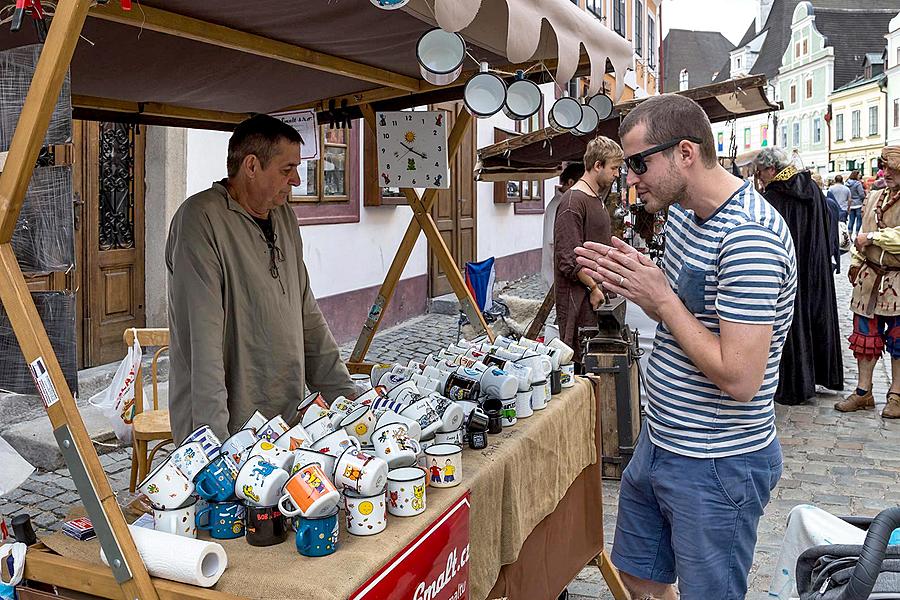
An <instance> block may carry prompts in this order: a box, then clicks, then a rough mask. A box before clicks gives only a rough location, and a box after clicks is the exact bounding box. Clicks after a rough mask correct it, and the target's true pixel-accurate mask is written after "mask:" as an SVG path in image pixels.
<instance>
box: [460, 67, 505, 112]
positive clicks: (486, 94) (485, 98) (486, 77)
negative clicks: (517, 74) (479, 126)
mask: <svg viewBox="0 0 900 600" xmlns="http://www.w3.org/2000/svg"><path fill="white" fill-rule="evenodd" d="M463 102H465V104H466V108H467V109H468V110H469V112H470V113H472V114H473V115H475V116H476V117H490V116H492V115H495V114H497V113H498V112H500V110H501V109H502V108H503V105H504V104H505V103H506V83H504V81H503V80H502V79H500V78H499V77H497V76H496V75H494V74H493V73H490V72H488V64H487V63H486V62H483V63H481V67H480V69H479V73H477V74H476V75H474V76H473V77H472V78H471V79H470V80H469V82H468V83H467V84H466V89H465V91H464V92H463Z"/></svg>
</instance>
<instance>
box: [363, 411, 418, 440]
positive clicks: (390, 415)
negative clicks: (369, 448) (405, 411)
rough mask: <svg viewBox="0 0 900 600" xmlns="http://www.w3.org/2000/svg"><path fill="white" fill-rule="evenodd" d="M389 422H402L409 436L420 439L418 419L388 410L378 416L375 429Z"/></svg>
mask: <svg viewBox="0 0 900 600" xmlns="http://www.w3.org/2000/svg"><path fill="white" fill-rule="evenodd" d="M390 423H403V424H404V425H406V426H407V428H408V430H409V437H411V438H413V439H414V440H420V439H422V428H421V427H419V422H418V421H414V420H412V419H410V418H409V417H404V416H403V415H401V414H399V413H395V412H393V411H390V410H389V411H387V412H385V413H383V414H382V415H381V416H380V417H378V422H377V423H376V424H375V429H378V428H379V427H381V426H382V425H389V424H390ZM373 445H374V444H373Z"/></svg>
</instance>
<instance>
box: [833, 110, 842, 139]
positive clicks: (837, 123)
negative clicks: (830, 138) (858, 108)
mask: <svg viewBox="0 0 900 600" xmlns="http://www.w3.org/2000/svg"><path fill="white" fill-rule="evenodd" d="M834 141H836V142H843V141H844V115H843V114H840V115H836V116H835V117H834Z"/></svg>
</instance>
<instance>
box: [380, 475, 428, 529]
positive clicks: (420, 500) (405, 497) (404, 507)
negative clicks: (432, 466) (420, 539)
mask: <svg viewBox="0 0 900 600" xmlns="http://www.w3.org/2000/svg"><path fill="white" fill-rule="evenodd" d="M387 479H388V483H387V494H388V495H387V501H388V505H387V509H388V512H389V513H391V514H392V515H394V516H397V517H414V516H416V515H420V514H422V513H423V512H425V471H423V470H422V469H420V468H419V467H404V468H402V469H394V470H393V471H391V472H390V473H388V478H387Z"/></svg>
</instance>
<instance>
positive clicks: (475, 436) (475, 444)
mask: <svg viewBox="0 0 900 600" xmlns="http://www.w3.org/2000/svg"><path fill="white" fill-rule="evenodd" d="M487 437H488V436H487V432H486V431H471V432H469V448H471V449H472V450H484V449H485V448H487V445H488V444H487Z"/></svg>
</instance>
